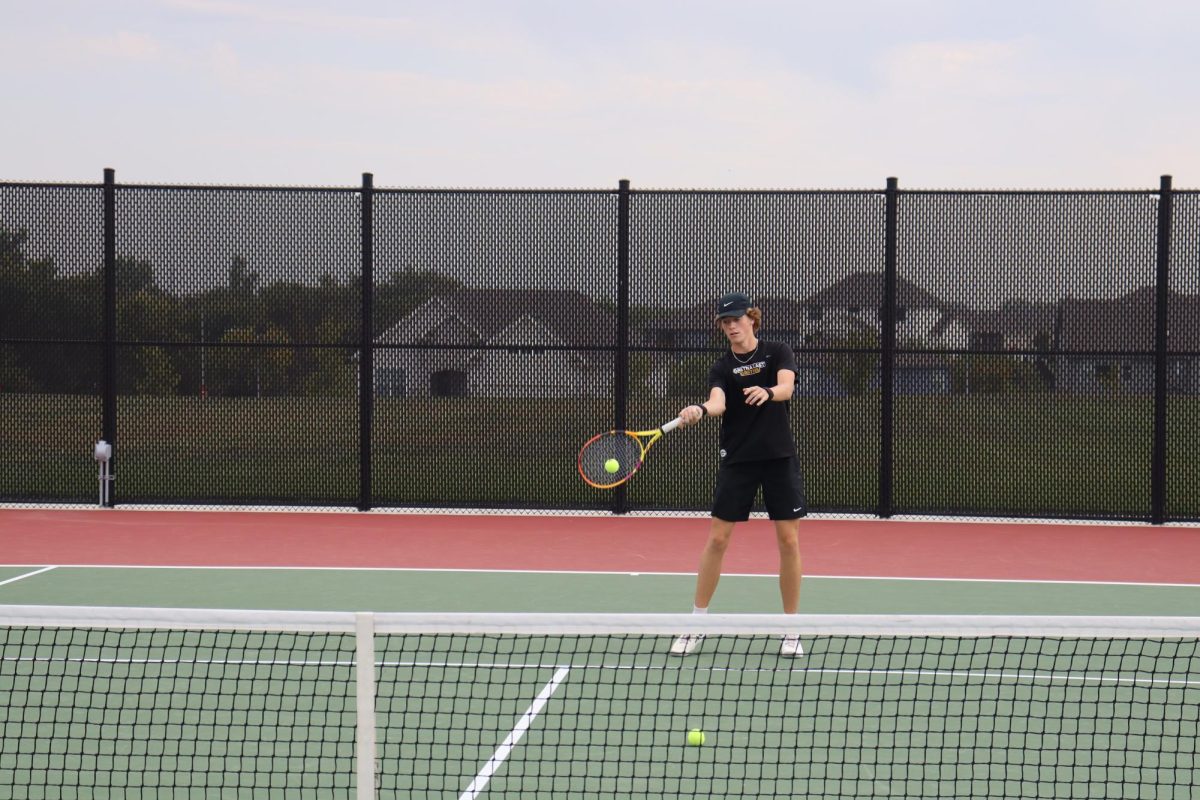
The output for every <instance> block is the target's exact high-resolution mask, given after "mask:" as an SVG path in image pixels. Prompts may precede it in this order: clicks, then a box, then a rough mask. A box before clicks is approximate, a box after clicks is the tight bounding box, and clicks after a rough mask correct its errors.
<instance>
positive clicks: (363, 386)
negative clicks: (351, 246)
mask: <svg viewBox="0 0 1200 800" xmlns="http://www.w3.org/2000/svg"><path fill="white" fill-rule="evenodd" d="M374 213H375V176H374V175H372V174H371V173H370V172H364V173H363V176H362V276H361V279H362V283H361V286H360V291H359V294H360V295H361V297H360V300H361V302H362V306H361V310H360V312H359V315H360V317H361V320H360V323H359V343H358V365H359V370H358V459H359V460H358V510H359V511H369V510H370V509H371V431H372V417H373V414H374V411H375V369H374V358H373V355H374V344H375V343H374V338H375V334H374V325H373V324H372V313H373V311H374V304H375V303H374V295H375V293H374V287H375V253H374V249H373V248H374V229H373V225H374Z"/></svg>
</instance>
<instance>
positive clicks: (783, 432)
mask: <svg viewBox="0 0 1200 800" xmlns="http://www.w3.org/2000/svg"><path fill="white" fill-rule="evenodd" d="M716 311H717V316H716V324H717V326H718V327H719V328H720V329H721V332H722V333H724V334H725V338H726V339H727V340H729V351H728V352H726V353H725V354H724V355H722V356H721V357H720V358H718V359H717V360H716V363H714V364H713V366H712V369H711V370H710V372H709V381H708V382H709V387H710V388H709V391H708V399H707V400H705V401H704V402H703V403H697V404H695V405H690V406H685V407H684V408H683V409H682V410H681V411H680V412H679V416H680V418H681V420H682V422H681V424H682V425H694V424H696V423H697V422H699V421H700V420H701V419H703V418H704V417H706V416H711V417H721V437H720V439H721V461H720V467H719V468H718V470H717V482H716V489H715V491H714V497H713V507H712V526H711V528H710V529H709V533H708V542H707V544H705V546H704V552H703V553H702V554H701V555H700V570H699V572H698V573H697V575H696V596H695V605H694V607H693V609H692V610H693V612H694V613H696V614H704V613H707V611H708V604H709V601H710V600H712V597H713V594H714V593H715V592H716V590H717V582H718V581H720V579H721V563H722V561H723V560H724V557H725V551H726V549H727V548H728V547H729V540H730V537H731V536H732V534H733V527H734V525H735V524H737V523H738V522H741V521H743V520H747V519H749V518H750V509H751V507H752V506H753V505H754V497H755V495H756V494H757V493H758V490H759V488H760V487H761V488H762V494H763V503H764V504H765V505H766V507H767V514H768V516H769V517H770V518H771V520H772V521H773V522H774V523H775V537H776V539H777V540H778V542H779V592H780V595H781V596H782V599H783V611H784V613H785V614H794V613H796V610H797V608H798V606H799V604H800V544H799V540H798V537H799V532H800V518H801V517H803V516H804V515H805V514H806V513H807V509H806V506H805V503H804V486H803V482H802V480H801V477H800V464H799V459H798V458H797V457H796V443H795V437H793V435H792V432H791V427H790V425H789V417H788V400H790V399H791V397H792V391H793V389H794V388H795V384H796V357H795V356H794V355H793V354H792V350H791V348H789V347H788V346H787V345H786V344H783V343H782V342H767V341H763V340H761V339H759V338H758V331H759V329H760V328H761V327H762V321H763V315H762V310H761V309H759V308H756V307H755V306H754V304H753V303H752V302H751V300H750V298H749V296H747V295H745V294H742V293H741V292H732V293H730V294H727V295H725V296H724V297H722V298H721V299H720V300H718V301H717V309H716ZM703 639H704V636H703V635H702V634H685V635H683V636H680V637H679V638H678V639H676V640H675V641H674V642H673V643H672V645H671V652H672V653H674V654H676V655H688V654H690V653H693V652H695V650H696V648H697V647H699V646H700V642H701V641H702V640H703ZM780 655H784V656H800V655H804V650H803V648H802V647H801V645H800V637H799V636H791V635H789V636H786V637H784V640H783V645H782V647H781V648H780Z"/></svg>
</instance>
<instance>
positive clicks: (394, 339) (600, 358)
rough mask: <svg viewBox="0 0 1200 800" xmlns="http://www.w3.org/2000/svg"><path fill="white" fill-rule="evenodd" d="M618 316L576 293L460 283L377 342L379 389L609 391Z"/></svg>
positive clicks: (513, 393) (486, 393) (517, 393)
mask: <svg viewBox="0 0 1200 800" xmlns="http://www.w3.org/2000/svg"><path fill="white" fill-rule="evenodd" d="M616 326H617V321H616V315H615V314H613V313H612V312H611V311H608V310H607V309H604V308H601V307H600V306H598V305H596V303H595V302H594V301H593V300H592V299H591V298H589V297H587V296H585V295H583V294H581V293H580V292H576V291H566V290H522V289H461V290H458V291H456V292H454V293H451V294H446V295H437V296H434V297H431V298H429V299H428V300H427V301H425V302H424V303H422V304H421V305H420V306H418V307H417V308H416V309H414V310H413V311H412V313H410V314H409V315H408V316H407V317H404V318H403V319H401V320H399V321H398V322H397V323H396V324H395V325H393V326H392V327H391V328H389V329H388V330H387V331H385V332H384V333H383V334H381V335H380V336H379V337H378V338H377V339H376V340H375V341H376V344H377V346H378V347H377V349H376V350H375V353H374V373H375V390H376V393H377V394H379V395H384V396H403V395H435V396H466V395H469V396H479V397H600V396H607V395H611V393H612V384H613V358H612V353H611V351H608V350H589V349H586V348H589V347H610V346H612V344H613V343H614V341H615V336H616Z"/></svg>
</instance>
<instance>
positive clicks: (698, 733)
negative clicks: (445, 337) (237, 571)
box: [688, 728, 704, 747]
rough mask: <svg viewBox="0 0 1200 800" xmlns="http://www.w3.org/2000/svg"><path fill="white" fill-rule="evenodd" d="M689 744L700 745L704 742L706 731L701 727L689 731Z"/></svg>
mask: <svg viewBox="0 0 1200 800" xmlns="http://www.w3.org/2000/svg"><path fill="white" fill-rule="evenodd" d="M688 744H690V745H691V746H692V747H699V746H700V745H702V744H704V731H702V730H700V729H699V728H692V729H691V730H690V731H688Z"/></svg>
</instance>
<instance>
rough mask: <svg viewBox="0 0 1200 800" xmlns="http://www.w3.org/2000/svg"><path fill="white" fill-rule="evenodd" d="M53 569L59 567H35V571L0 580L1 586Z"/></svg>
mask: <svg viewBox="0 0 1200 800" xmlns="http://www.w3.org/2000/svg"><path fill="white" fill-rule="evenodd" d="M52 569H57V567H42V568H41V569H35V570H34V571H33V572H26V573H25V574H24V575H18V576H17V577H15V578H9V579H8V580H6V581H0V586H4V585H5V584H8V583H16V582H17V581H23V580H25V579H26V578H32V577H33V576H34V575H41V574H42V573H43V572H49V571H50V570H52Z"/></svg>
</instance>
